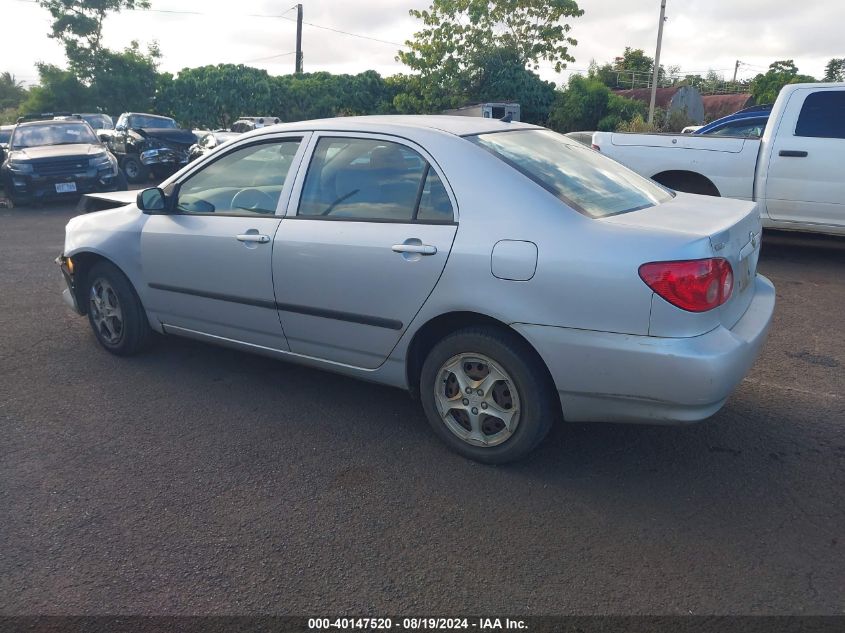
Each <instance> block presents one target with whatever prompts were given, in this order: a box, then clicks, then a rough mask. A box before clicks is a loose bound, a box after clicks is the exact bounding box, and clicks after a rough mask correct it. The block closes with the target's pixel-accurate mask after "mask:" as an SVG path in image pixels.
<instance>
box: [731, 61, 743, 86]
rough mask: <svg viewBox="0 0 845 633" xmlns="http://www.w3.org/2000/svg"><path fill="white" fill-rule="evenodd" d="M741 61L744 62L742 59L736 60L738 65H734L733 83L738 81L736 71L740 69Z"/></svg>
mask: <svg viewBox="0 0 845 633" xmlns="http://www.w3.org/2000/svg"><path fill="white" fill-rule="evenodd" d="M741 63H742V62H741V61H739V60H736V65H735V66H734V80H733V81H732V82H731V83H734V84H735V83H736V73H737V71H738V70H739V65H740V64H741Z"/></svg>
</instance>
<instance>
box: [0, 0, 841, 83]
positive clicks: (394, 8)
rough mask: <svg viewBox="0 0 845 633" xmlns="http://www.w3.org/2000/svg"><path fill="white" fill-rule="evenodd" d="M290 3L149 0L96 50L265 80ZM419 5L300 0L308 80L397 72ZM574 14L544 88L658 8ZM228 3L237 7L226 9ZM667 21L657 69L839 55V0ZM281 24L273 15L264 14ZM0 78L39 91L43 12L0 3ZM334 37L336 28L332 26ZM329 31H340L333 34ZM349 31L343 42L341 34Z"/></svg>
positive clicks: (613, 6) (290, 33) (636, 5)
mask: <svg viewBox="0 0 845 633" xmlns="http://www.w3.org/2000/svg"><path fill="white" fill-rule="evenodd" d="M292 1H293V0H238V1H237V2H232V0H151V4H152V9H153V11H133V12H125V13H121V14H118V15H113V16H110V17H109V18H107V20H106V24H105V27H104V33H105V43H106V45H107V46H108V47H110V48H115V49H122V48H124V47H125V46H127V45H128V44H129V42H130V41H131V40H132V39H138V40H139V41H140V42H141V44H142V45H145V44H147V43H149V42H151V41H153V40H156V41H158V43H159V46H160V48H161V52H162V55H163V57H162V60H161V65H160V69H161V70H165V71H169V72H172V73H174V74H175V73H177V72H178V71H179V70H181V69H182V68H186V67H194V66H202V65H206V64H218V63H235V64H237V63H244V64H247V65H250V66H256V67H259V68H264V69H266V70H267V71H268V72H270V73H271V74H274V75H280V74H287V73H291V72H293V70H294V55H293V54H292V51H293V50H294V49H295V38H296V23H295V19H296V10H295V8H293V7H291V5H289V4H287V3H288V2H292ZM428 2H429V0H349V1H343V0H303V2H302V4H303V14H304V21H305V22H306V24H305V26H304V28H303V45H302V48H303V59H304V69H305V71H306V72H314V71H329V72H332V73H357V72H361V71H364V70H368V69H374V70H376V71H378V72H379V73H381V74H382V75H390V74H394V73H397V72H407V68H406V67H404V66H403V65H402V64H401V63H400V62H398V61H396V60H395V57H396V52H397V50H398V48H399V46H400V45H402V44H403V43H404V42H405V41H406V40H407V39H409V38H412V37H413V34H414V32H415V31H416V30H419V28H420V22H419V21H418V20H416V19H415V18H412V17H411V16H409V15H408V9H410V8H420V9H421V8H425V7H426V6H427V4H428ZM578 5H579V6H580V8H582V9H583V10H584V15H583V16H581V17H579V18H573V19H570V20H569V23H570V25H571V26H572V31H571V35H572V36H573V37H574V38H575V39H577V40H578V45H577V46H575V47H573V48H571V50H570V54H571V55H572V56H573V57H574V58H575V62H574V63H570V64H569V65H568V68H567V70H565V71H563V72H562V73H560V74H558V73H555V72H554V70H553V69H552V68H551V65H550V64H548V63H545V64H542V65H541V67H540V71H539V72H540V75H541V76H542V77H543V78H544V79H547V80H550V81H556V82H558V83H562V82H565V81H566V79H567V78H568V76H569V74H570V73H572V72H584V71H586V69H587V67H588V66H589V64H590V61H591V60H597V61H598V62H599V63H603V62H605V61H611V60H612V59H613V58H614V57H615V56H617V55H620V54H621V53H622V51H623V50H624V48H625V47H626V46H631V47H633V48H642V49H644V50H645V51H646V53H647V54H648V55H649V56H652V57H653V56H654V49H655V44H656V39H657V23H658V15H659V11H660V0H579V2H578ZM233 7H237V8H233ZM666 15H667V17H668V19H667V21H666V23H665V26H664V34H663V48H662V52H661V58H660V61H661V63H662V64H664V65H667V66H668V65H674V66H680V68H681V72H682V74H686V73H691V74H696V73H697V74H702V75H703V74H705V73H706V72H707V71H708V70H710V69H713V70H716V71H717V72H718V73H720V74H723V75H725V76H726V77H727V78H728V79H730V78H731V76H732V75H733V72H734V65H735V63H736V61H737V60H739V61H740V62H741V64H740V66H739V72H738V77H739V78H748V77H753V76H754V75H756V74H757V73H759V72H764V71H765V69H766V67H767V66H768V65H769V64H770V63H771V62H772V61H774V60H777V59H794V60H795V63H796V65H797V66H798V68H799V70H800V72H802V73H805V74H810V75H813V76H816V77H821V76H822V75H823V74H824V66H825V64H826V63H827V61H828V60H829V59H830V58H832V57H845V38H843V37H842V32H843V30H842V29H843V24H845V1H843V0H806V2H803V3H798V4H796V3H795V2H794V0H667V8H666ZM274 16H281V17H274ZM0 25H2V26H1V27H0V32H2V36H0V72H3V71H9V72H11V73H12V74H14V75H15V76H16V77H17V78H18V79H19V80H21V81H24V82H25V84H26V85H32V84H34V83H37V80H38V73H37V70H36V67H35V64H36V63H37V62H39V61H41V62H48V63H54V64H57V65H60V66H61V65H63V64H64V53H63V50H62V48H61V47H60V45H59V44H58V43H57V42H56V41H55V40H52V39H50V38H49V37H48V36H47V33H48V32H49V27H50V16H49V14H48V13H47V11H46V10H44V9H42V8H40V7H39V6H38V5H37V4H36V3H35V2H34V1H33V0H0ZM332 29H334V30H332ZM338 31H344V32H345V33H341V32H338ZM350 34H352V35H350Z"/></svg>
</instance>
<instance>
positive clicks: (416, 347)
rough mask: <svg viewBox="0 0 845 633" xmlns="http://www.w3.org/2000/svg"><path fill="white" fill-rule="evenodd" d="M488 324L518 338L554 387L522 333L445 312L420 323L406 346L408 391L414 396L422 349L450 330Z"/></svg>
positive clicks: (483, 317)
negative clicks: (423, 323) (421, 324)
mask: <svg viewBox="0 0 845 633" xmlns="http://www.w3.org/2000/svg"><path fill="white" fill-rule="evenodd" d="M480 325H483V326H490V327H494V328H498V329H500V330H504V331H506V332H507V333H508V334H510V335H511V336H515V337H516V338H517V339H519V340H520V341H521V342H522V343H523V344H524V345H525V347H526V348H527V349H528V350H530V353H532V354H534V356H535V357H536V359H537V361H538V362H539V363H540V365H541V366H542V368H543V370H544V371H545V373H546V377H547V378H548V380H549V384H550V385H552V386H554V380H553V379H552V374H551V372H550V371H549V368H548V367H547V366H546V363H545V361H544V360H543V357H542V356H540V354H539V353H538V352H537V350H536V349H534V346H533V345H531V343H530V342H529V341H528V340H527V339H526V338H525V337H524V336H522V335H521V334H520V333H519V332H517V331H516V330H514V329H513V328H512V327H509V326H508V325H507V324H506V323H503V322H502V321H499V320H498V319H494V318H493V317H490V316H487V315H486V314H480V313H478V312H448V313H446V314H441V315H440V316H437V317H435V318H433V319H431V321H429V322H428V323H426V324H425V325H423V326H422V327H421V328H420V329H419V330H417V332H416V334H414V338H413V339H412V340H411V344H410V345H409V346H408V354H407V356H406V364H405V371H406V375H407V379H408V390H409V391H410V392H411V395H412V396H413V397H414V398H416V397H418V396H419V383H420V373H421V372H422V366H423V363H424V362H425V357H426V352H427V351H428V350H430V349H431V348H432V347H434V346H435V345H436V344H437V343H438V342H439V341H440V340H441V339H443V338H444V337H446V336H448V335H449V334H451V333H452V332H455V331H457V330H460V329H463V328H465V327H472V326H476V327H478V326H480Z"/></svg>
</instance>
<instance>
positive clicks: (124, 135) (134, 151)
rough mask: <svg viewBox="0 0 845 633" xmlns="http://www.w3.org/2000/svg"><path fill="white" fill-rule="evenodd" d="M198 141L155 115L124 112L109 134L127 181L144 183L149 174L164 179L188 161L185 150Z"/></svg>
mask: <svg viewBox="0 0 845 633" xmlns="http://www.w3.org/2000/svg"><path fill="white" fill-rule="evenodd" d="M196 142H197V137H196V136H194V134H193V133H192V132H191V131H190V130H182V129H179V126H178V125H176V121H174V120H173V119H171V118H170V117H166V116H158V115H156V114H138V113H136V112H124V113H123V114H121V115H120V118H119V119H118V120H117V124H116V125H115V126H114V132H113V133H112V134H110V135H109V147H110V148H111V150H112V152H114V155H115V156H117V158H118V160H119V161H120V166H121V167H123V171H125V172H126V178H127V179H128V180H129V182H144V181H146V180H147V179H148V178H149V176H150V171H152V172H153V173H154V174H155V176H156V178H165V177H167V176H169V175H170V174H172V173H173V172H175V171H176V170H177V169H179V168H180V167H182V166H184V165H186V164H187V162H188V149H189V148H190V147H191V145H193V144H194V143H196Z"/></svg>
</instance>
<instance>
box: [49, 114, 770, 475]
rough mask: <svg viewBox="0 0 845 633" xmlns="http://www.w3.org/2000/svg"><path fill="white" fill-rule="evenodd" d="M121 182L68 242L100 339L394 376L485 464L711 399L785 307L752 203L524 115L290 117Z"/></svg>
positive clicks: (736, 378) (74, 298)
mask: <svg viewBox="0 0 845 633" xmlns="http://www.w3.org/2000/svg"><path fill="white" fill-rule="evenodd" d="M126 195H127V194H125V193H124V194H101V195H100V197H101V198H103V200H100V203H103V202H107V203H110V204H113V205H115V206H116V208H113V209H108V210H105V211H98V212H96V213H90V214H87V215H82V216H79V217H76V218H74V219H72V220H71V221H70V223H69V224H68V226H67V234H66V241H65V248H64V252H63V253H62V255H61V256H60V257H59V258H58V262H59V263H60V265H61V269H62V272H63V273H64V277H65V280H66V282H67V289H66V290H65V293H64V295H65V299H66V301H67V302H68V303H69V304H70V305H71V306H72V307H73V308H74V309H75V310H76V311H77V312H78V313H79V314H85V315H87V317H88V320H89V322H90V324H91V327H92V328H93V331H94V335H95V336H96V338H97V340H98V341H99V343H100V344H101V345H102V346H103V347H104V348H105V349H106V350H108V351H109V352H112V353H114V354H118V355H128V354H134V353H136V352H138V351H140V350H141V349H143V348H144V347H145V346H146V345H147V344H148V343H149V341H150V339H151V336H152V334H153V332H158V333H161V334H167V335H178V336H186V337H190V338H194V339H199V340H202V341H207V342H211V343H217V344H221V345H227V346H231V347H235V348H238V349H242V350H246V351H251V352H257V353H261V354H266V355H270V356H273V357H277V358H279V359H282V360H288V361H293V362H297V363H302V364H305V365H309V366H312V367H317V368H321V369H325V370H330V371H336V372H340V373H343V374H347V375H350V376H356V377H359V378H363V379H367V380H371V381H376V382H379V383H383V384H386V385H392V386H395V387H401V388H403V389H406V390H408V391H410V392H411V393H412V394H413V395H414V396H415V397H417V398H418V399H419V400H420V401H421V403H422V408H423V409H424V411H425V415H426V417H427V418H428V421H429V422H430V424H431V426H432V428H433V429H434V431H435V432H436V434H437V435H438V436H439V437H440V438H441V439H442V440H444V441H445V442H446V443H447V444H448V445H450V446H451V447H452V448H453V449H455V450H457V451H458V452H459V453H461V454H463V455H465V456H467V457H470V458H472V459H476V460H479V461H482V462H487V463H501V462H506V461H511V460H514V459H518V458H520V457H523V456H525V455H526V454H527V453H528V452H529V451H531V450H532V449H533V448H534V447H535V446H536V445H537V444H538V443H539V442H540V441H541V440H542V439H543V437H544V436H545V435H546V433H547V432H548V430H549V428H550V426H551V425H552V424H553V422H554V421H555V420H558V419H562V420H566V421H577V422H584V421H618V422H647V423H664V424H672V423H674V424H680V423H688V422H694V421H698V420H702V419H705V418H707V417H709V416H711V415H713V414H714V413H715V412H716V411H718V410H719V409H720V408H721V407H722V405H724V403H725V401H726V400H727V399H728V397H729V396H730V394H731V392H732V391H733V390H734V389H735V388H736V386H737V385H738V384H739V382H740V381H741V380H742V378H743V377H744V376H745V374H746V373H747V372H748V370H749V369H750V367H751V366H752V364H753V363H754V361H755V359H756V358H757V356H758V355H759V353H760V349H761V347H762V345H763V342H764V340H765V338H766V334H767V331H768V328H769V323H770V321H771V317H772V312H773V310H774V302H775V299H774V297H775V294H774V288H773V287H772V284H771V283H770V282H769V281H768V280H767V279H765V278H764V277H762V276H760V275H758V274H757V260H758V256H759V253H760V237H761V226H760V217H759V214H758V212H757V210H756V208H755V205H754V204H753V203H751V202H743V201H739V200H722V199H716V198H710V197H701V196H695V195H689V194H681V193H675V192H672V191H670V190H668V189H665V188H663V187H661V186H660V185H657V184H656V183H654V182H652V181H650V180H647V179H645V178H642V177H640V176H638V175H637V174H635V173H633V172H632V171H629V170H628V169H626V168H624V167H622V166H621V165H619V164H618V163H616V162H614V161H612V160H610V159H608V158H606V157H604V156H602V155H601V154H599V153H597V152H594V151H593V150H591V149H589V148H587V147H585V146H583V145H581V144H579V143H577V142H575V141H572V140H570V139H568V138H566V137H564V136H561V135H559V134H556V133H554V132H551V131H549V130H546V129H543V128H540V127H536V126H532V125H527V124H523V123H508V122H500V121H495V120H490V119H480V118H478V119H476V118H470V117H445V116H424V117H358V118H341V119H330V120H322V121H306V122H299V123H287V124H282V125H275V126H272V127H267V128H262V129H260V130H256V131H254V132H251V133H248V134H245V135H243V136H239V137H238V138H237V139H235V140H233V141H229V142H228V143H226V144H224V145H222V146H220V147H218V148H216V149H215V150H214V151H212V152H210V153H209V154H207V155H206V156H204V157H203V158H202V159H200V160H198V161H196V162H195V163H191V164H190V165H189V166H187V167H185V168H183V169H182V170H181V171H179V172H178V173H177V174H175V175H174V176H172V177H171V178H169V179H168V180H167V181H165V182H164V183H163V184H162V187H161V188H152V189H146V190H144V191H142V192H140V193H137V198H134V196H135V195H136V192H132V194H131V195H132V196H133V198H132V199H130V198H128V197H126ZM118 205H119V206H118Z"/></svg>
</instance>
